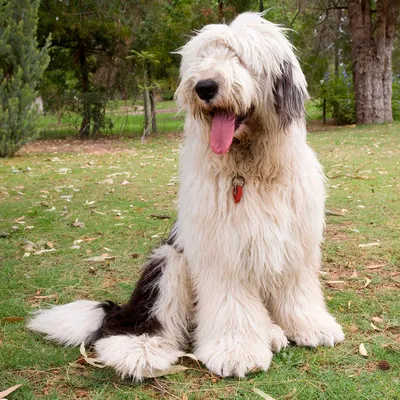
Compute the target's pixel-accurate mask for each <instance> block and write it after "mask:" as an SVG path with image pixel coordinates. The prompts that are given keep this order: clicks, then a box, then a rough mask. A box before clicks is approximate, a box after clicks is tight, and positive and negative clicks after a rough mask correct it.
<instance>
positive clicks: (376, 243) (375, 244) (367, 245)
mask: <svg viewBox="0 0 400 400" xmlns="http://www.w3.org/2000/svg"><path fill="white" fill-rule="evenodd" d="M380 245H381V244H380V243H379V242H372V243H363V244H359V245H358V247H373V246H380Z"/></svg>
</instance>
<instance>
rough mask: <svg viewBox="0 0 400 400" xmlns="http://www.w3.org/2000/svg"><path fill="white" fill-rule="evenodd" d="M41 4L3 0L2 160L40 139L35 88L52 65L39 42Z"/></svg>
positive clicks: (0, 5) (0, 38)
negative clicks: (35, 104)
mask: <svg viewBox="0 0 400 400" xmlns="http://www.w3.org/2000/svg"><path fill="white" fill-rule="evenodd" d="M38 7H39V0H7V1H4V0H0V157H10V156H13V155H14V154H15V152H16V151H17V150H18V149H19V148H20V147H22V146H23V145H24V144H25V143H27V142H28V141H29V140H32V139H33V138H34V137H35V136H36V135H37V130H36V124H35V122H36V116H37V110H36V109H35V107H34V106H33V102H34V100H35V97H36V92H35V88H36V86H37V84H38V81H39V79H40V78H41V76H42V74H43V71H44V70H45V69H46V67H47V65H48V63H49V57H48V47H49V44H50V41H49V39H48V40H47V43H46V45H45V46H44V47H43V48H42V49H41V50H39V49H38V43H37V40H36V29H37V22H38V16H37V15H38Z"/></svg>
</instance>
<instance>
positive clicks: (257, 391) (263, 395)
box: [251, 387, 275, 400]
mask: <svg viewBox="0 0 400 400" xmlns="http://www.w3.org/2000/svg"><path fill="white" fill-rule="evenodd" d="M251 391H252V392H254V393H255V394H258V395H259V396H260V397H262V398H263V399H265V400H275V399H274V398H273V397H271V396H270V395H269V394H267V393H265V392H263V391H262V390H260V389H257V388H255V387H254V388H253V389H251Z"/></svg>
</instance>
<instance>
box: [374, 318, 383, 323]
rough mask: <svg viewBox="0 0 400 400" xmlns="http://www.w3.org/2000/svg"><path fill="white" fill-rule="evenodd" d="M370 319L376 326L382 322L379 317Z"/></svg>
mask: <svg viewBox="0 0 400 400" xmlns="http://www.w3.org/2000/svg"><path fill="white" fill-rule="evenodd" d="M371 319H372V321H373V322H375V323H377V324H380V323H382V322H383V319H382V318H380V317H372V318H371Z"/></svg>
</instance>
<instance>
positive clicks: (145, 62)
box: [127, 50, 160, 142]
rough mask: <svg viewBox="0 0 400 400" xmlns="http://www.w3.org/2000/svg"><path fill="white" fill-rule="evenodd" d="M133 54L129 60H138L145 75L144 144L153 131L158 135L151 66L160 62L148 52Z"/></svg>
mask: <svg viewBox="0 0 400 400" xmlns="http://www.w3.org/2000/svg"><path fill="white" fill-rule="evenodd" d="M131 53H132V55H131V56H128V57H127V59H136V61H137V62H138V63H139V64H140V65H141V69H142V74H143V80H142V82H143V84H142V85H141V89H142V91H143V106H144V128H143V136H142V142H144V141H145V139H146V136H148V134H149V133H150V132H151V131H152V132H153V133H157V122H156V105H155V98H154V97H155V94H154V84H153V82H152V81H151V77H150V73H149V71H150V66H151V64H159V63H160V62H159V61H158V60H156V58H155V55H154V54H151V53H149V52H148V51H142V52H140V53H139V52H137V51H135V50H131ZM150 122H151V124H150Z"/></svg>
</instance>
